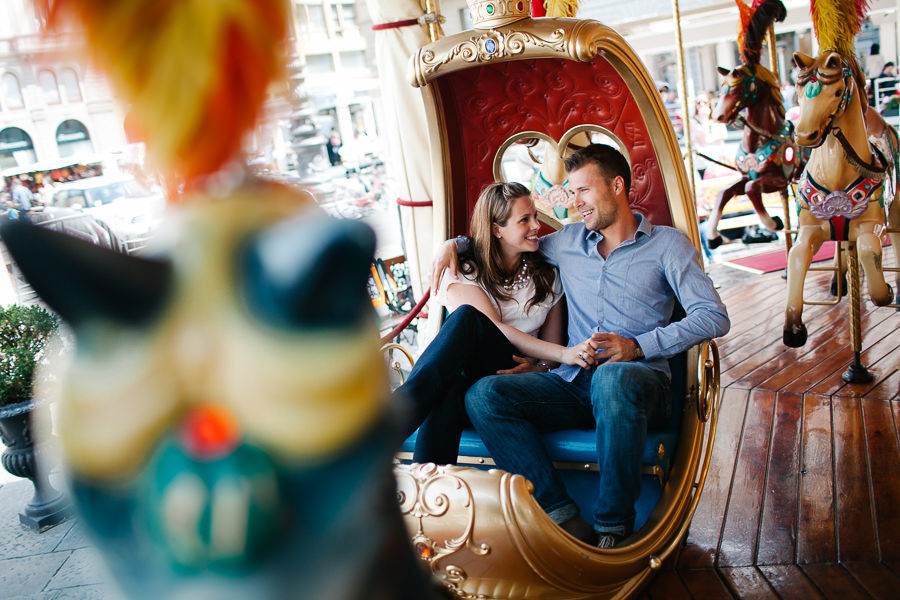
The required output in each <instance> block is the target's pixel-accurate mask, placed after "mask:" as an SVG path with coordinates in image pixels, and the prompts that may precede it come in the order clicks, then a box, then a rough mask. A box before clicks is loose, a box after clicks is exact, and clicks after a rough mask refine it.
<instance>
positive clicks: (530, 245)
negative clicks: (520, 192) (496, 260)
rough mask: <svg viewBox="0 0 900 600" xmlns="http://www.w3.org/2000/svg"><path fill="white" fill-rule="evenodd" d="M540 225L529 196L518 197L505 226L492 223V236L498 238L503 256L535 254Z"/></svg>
mask: <svg viewBox="0 0 900 600" xmlns="http://www.w3.org/2000/svg"><path fill="white" fill-rule="evenodd" d="M540 227H541V224H540V222H539V221H538V218H537V209H536V208H535V207H534V201H533V200H532V199H531V197H530V196H519V197H518V198H516V199H515V200H513V203H512V210H511V211H510V213H509V219H507V221H506V225H503V226H500V225H498V224H497V223H494V227H493V229H494V235H495V236H498V237H499V238H500V248H501V250H502V251H503V253H504V254H511V253H513V252H537V249H538V230H539V229H540Z"/></svg>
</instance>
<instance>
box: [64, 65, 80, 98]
mask: <svg viewBox="0 0 900 600" xmlns="http://www.w3.org/2000/svg"><path fill="white" fill-rule="evenodd" d="M59 82H60V84H61V85H62V89H63V97H64V98H65V99H66V102H81V86H79V85H78V75H76V74H75V71H73V70H72V69H63V70H62V71H61V72H60V74H59Z"/></svg>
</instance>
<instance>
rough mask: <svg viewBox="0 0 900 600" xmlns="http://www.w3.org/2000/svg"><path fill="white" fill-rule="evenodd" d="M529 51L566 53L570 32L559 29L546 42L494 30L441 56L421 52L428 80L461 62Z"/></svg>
mask: <svg viewBox="0 0 900 600" xmlns="http://www.w3.org/2000/svg"><path fill="white" fill-rule="evenodd" d="M529 48H547V49H550V50H555V51H557V52H560V53H563V52H565V49H566V31H565V30H564V29H562V28H560V29H555V30H553V32H551V33H550V35H549V36H548V37H546V38H545V37H541V36H539V35H536V34H534V33H530V32H527V31H504V30H496V29H492V30H490V31H485V32H483V33H479V34H478V35H473V36H472V37H470V38H469V39H467V40H464V41H462V42H459V43H458V44H456V45H455V46H453V47H452V48H450V49H449V50H447V51H446V52H444V53H442V55H440V56H439V55H437V54H436V53H435V52H434V51H433V50H428V49H425V50H420V52H421V54H420V61H421V62H420V64H421V66H422V73H423V74H424V75H425V76H426V77H428V76H430V75H431V74H432V73H434V72H436V71H437V70H438V69H440V68H441V67H442V66H443V65H445V64H447V63H449V62H451V61H453V60H455V59H457V58H460V59H462V60H464V61H466V62H471V63H486V62H492V61H496V60H502V59H507V58H509V57H511V56H516V55H518V54H522V53H523V52H525V50H526V49H529Z"/></svg>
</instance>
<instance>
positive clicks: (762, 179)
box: [706, 63, 802, 248]
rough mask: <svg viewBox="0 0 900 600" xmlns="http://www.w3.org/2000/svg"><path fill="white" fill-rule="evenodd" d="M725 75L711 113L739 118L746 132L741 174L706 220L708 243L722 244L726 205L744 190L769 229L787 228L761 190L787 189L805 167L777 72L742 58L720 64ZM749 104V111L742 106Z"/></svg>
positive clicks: (720, 119)
mask: <svg viewBox="0 0 900 600" xmlns="http://www.w3.org/2000/svg"><path fill="white" fill-rule="evenodd" d="M719 73H720V74H722V75H723V76H724V77H725V83H724V85H723V86H722V95H721V98H720V99H719V103H718V106H717V108H716V112H715V114H714V115H713V119H715V120H716V121H718V122H719V123H725V124H727V125H731V124H733V123H734V122H735V121H740V122H742V123H743V125H744V137H743V138H742V139H741V145H740V146H739V147H738V151H737V156H736V157H735V163H736V165H737V170H738V171H739V172H740V173H741V178H740V180H738V181H737V182H735V183H734V184H732V185H731V186H729V187H727V188H725V189H723V190H722V191H720V192H719V195H718V198H717V199H716V206H715V208H714V209H713V212H712V214H711V215H710V217H709V220H708V221H707V226H706V227H707V228H706V237H707V243H708V245H709V247H710V248H718V247H719V246H720V245H721V244H722V236H721V235H720V234H719V231H718V229H717V227H718V224H719V221H720V220H721V218H722V213H723V212H724V210H725V205H726V204H728V202H729V201H730V200H731V199H732V198H734V197H735V196H740V195H746V196H747V198H748V199H749V200H750V203H751V204H752V205H753V210H755V211H756V214H757V216H758V217H759V220H760V223H762V225H763V227H765V228H766V229H769V230H772V231H777V230H780V229H784V222H783V221H782V220H781V218H779V217H777V216H775V217H772V216H771V215H769V213H768V211H767V210H766V207H765V206H763V202H762V195H763V194H766V193H769V192H780V193H782V194H786V193H787V187H788V184H789V183H790V181H791V179H793V178H794V177H795V174H797V173H800V171H802V164H801V162H802V161H801V159H800V156H801V155H800V152H799V151H798V148H797V146H796V144H795V143H794V142H793V139H792V133H793V128H792V125H791V122H790V121H787V120H785V118H784V105H783V104H782V97H781V88H780V86H779V84H778V80H777V79H776V78H775V75H774V74H772V72H771V71H769V70H768V69H767V68H765V67H763V66H762V65H759V64H754V63H749V64H742V65H740V66H738V67H735V68H734V69H733V70H731V71H729V70H728V69H725V68H723V67H719ZM745 108H746V109H747V116H746V117H745V116H743V115H741V111H743V110H744V109H745Z"/></svg>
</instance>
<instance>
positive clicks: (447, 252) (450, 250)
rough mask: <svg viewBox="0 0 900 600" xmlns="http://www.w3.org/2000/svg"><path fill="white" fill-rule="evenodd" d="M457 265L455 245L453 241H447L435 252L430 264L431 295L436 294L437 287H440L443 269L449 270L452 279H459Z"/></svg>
mask: <svg viewBox="0 0 900 600" xmlns="http://www.w3.org/2000/svg"><path fill="white" fill-rule="evenodd" d="M457 265H458V261H457V256H456V244H455V243H454V242H453V240H447V241H445V242H444V243H443V244H441V247H440V248H438V250H437V252H435V254H434V261H432V263H431V287H432V290H431V293H432V294H434V293H436V292H437V288H438V286H439V285H441V275H443V273H444V269H450V275H451V276H452V277H453V278H454V279H456V278H458V277H459V273H458V272H457Z"/></svg>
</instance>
